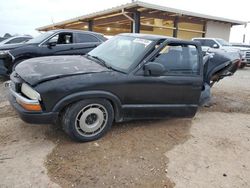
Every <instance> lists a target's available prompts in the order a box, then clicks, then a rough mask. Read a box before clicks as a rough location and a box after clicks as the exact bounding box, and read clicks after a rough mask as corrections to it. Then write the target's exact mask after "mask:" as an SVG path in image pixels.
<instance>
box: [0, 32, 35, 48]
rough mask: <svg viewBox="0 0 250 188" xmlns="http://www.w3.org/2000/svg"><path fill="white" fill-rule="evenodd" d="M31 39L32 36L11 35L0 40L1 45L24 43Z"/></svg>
mask: <svg viewBox="0 0 250 188" xmlns="http://www.w3.org/2000/svg"><path fill="white" fill-rule="evenodd" d="M30 39H32V37H31V36H25V35H24V36H15V37H10V38H7V39H5V40H3V41H1V42H0V46H1V45H5V44H18V43H24V42H27V41H29V40H30Z"/></svg>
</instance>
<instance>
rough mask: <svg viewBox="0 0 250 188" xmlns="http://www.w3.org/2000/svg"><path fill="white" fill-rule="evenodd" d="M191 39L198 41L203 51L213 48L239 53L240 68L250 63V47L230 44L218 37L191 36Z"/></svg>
mask: <svg viewBox="0 0 250 188" xmlns="http://www.w3.org/2000/svg"><path fill="white" fill-rule="evenodd" d="M192 40H193V41H199V42H200V43H201V46H202V50H204V51H205V50H208V49H209V48H215V49H221V50H224V51H226V52H229V53H240V55H241V60H242V62H241V68H243V67H245V66H246V65H247V64H248V65H250V48H247V47H239V46H232V44H230V43H229V42H227V41H225V40H223V39H220V38H193V39H192Z"/></svg>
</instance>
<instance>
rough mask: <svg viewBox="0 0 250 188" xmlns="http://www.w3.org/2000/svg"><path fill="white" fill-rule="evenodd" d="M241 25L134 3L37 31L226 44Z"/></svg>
mask: <svg viewBox="0 0 250 188" xmlns="http://www.w3.org/2000/svg"><path fill="white" fill-rule="evenodd" d="M243 24H245V22H242V21H237V20H231V19H227V18H220V17H214V16H209V15H204V14H199V13H194V12H190V11H184V10H179V9H174V8H169V7H164V6H159V5H155V4H150V3H145V2H141V1H135V2H132V3H128V4H125V5H121V6H117V7H113V8H110V9H107V10H104V11H100V12H95V13H92V14H87V15H83V16H79V17H76V18H73V19H69V20H66V21H62V22H58V23H55V24H51V25H47V26H43V27H40V28H37V30H38V31H48V30H53V29H80V30H88V31H95V32H100V33H103V34H105V35H115V34H119V33H124V32H126V33H129V32H134V33H149V34H160V35H167V36H173V37H178V38H182V39H191V38H193V37H218V38H223V39H226V40H228V39H229V35H230V29H231V27H232V26H233V25H243Z"/></svg>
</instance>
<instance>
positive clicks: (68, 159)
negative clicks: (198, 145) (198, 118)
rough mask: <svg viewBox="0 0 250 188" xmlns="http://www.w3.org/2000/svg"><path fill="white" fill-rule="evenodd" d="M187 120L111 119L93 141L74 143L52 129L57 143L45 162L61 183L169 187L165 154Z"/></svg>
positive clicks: (185, 130) (182, 137)
mask: <svg viewBox="0 0 250 188" xmlns="http://www.w3.org/2000/svg"><path fill="white" fill-rule="evenodd" d="M190 127H191V120H189V119H181V120H180V119H179V120H175V119H174V120H164V121H140V122H132V123H122V124H115V125H114V126H113V127H112V129H111V131H110V132H109V133H108V134H107V135H106V136H104V137H103V138H102V139H100V140H98V141H96V142H89V143H75V142H73V141H71V140H69V139H68V137H67V136H66V135H65V134H64V133H63V132H62V130H60V129H57V130H54V131H49V132H48V134H47V136H48V138H50V139H51V140H53V141H54V142H55V143H57V147H56V148H55V149H54V150H53V152H52V153H51V154H50V155H48V157H47V161H46V166H47V169H48V172H49V176H50V178H51V179H52V181H54V182H56V183H58V184H59V185H61V186H62V187H72V186H74V187H164V186H165V187H173V186H174V183H173V182H171V181H170V180H169V179H167V177H166V173H167V170H166V166H167V165H166V164H167V163H168V159H167V158H166V157H165V156H164V153H165V152H166V151H168V150H171V149H172V148H173V147H174V146H176V145H178V144H182V143H184V142H185V141H186V140H187V139H188V138H189V137H190V135H189V129H190Z"/></svg>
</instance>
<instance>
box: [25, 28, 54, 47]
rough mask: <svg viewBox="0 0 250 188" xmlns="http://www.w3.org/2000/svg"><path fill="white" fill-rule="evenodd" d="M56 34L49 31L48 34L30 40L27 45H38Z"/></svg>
mask: <svg viewBox="0 0 250 188" xmlns="http://www.w3.org/2000/svg"><path fill="white" fill-rule="evenodd" d="M54 33H55V32H53V31H48V32H46V33H42V34H41V35H39V36H37V37H35V38H33V39H31V40H29V41H28V42H26V43H29V44H38V43H41V42H42V41H44V40H45V39H47V38H48V37H50V36H51V35H52V34H54Z"/></svg>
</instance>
